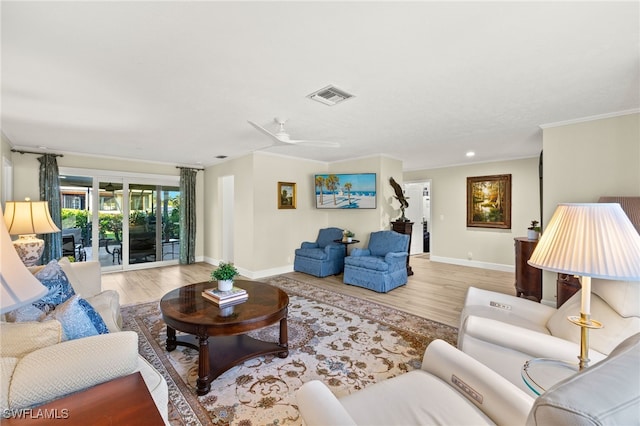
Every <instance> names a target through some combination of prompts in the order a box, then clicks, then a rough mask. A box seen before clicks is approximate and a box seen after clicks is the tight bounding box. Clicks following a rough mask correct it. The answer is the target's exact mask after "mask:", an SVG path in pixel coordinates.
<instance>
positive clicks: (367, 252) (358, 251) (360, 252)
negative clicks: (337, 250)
mask: <svg viewBox="0 0 640 426" xmlns="http://www.w3.org/2000/svg"><path fill="white" fill-rule="evenodd" d="M350 256H371V250H369V249H363V248H358V247H355V248H353V249H352V250H351V254H350Z"/></svg>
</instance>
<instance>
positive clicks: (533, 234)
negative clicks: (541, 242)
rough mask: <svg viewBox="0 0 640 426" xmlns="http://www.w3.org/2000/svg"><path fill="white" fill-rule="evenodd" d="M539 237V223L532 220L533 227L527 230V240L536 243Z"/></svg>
mask: <svg viewBox="0 0 640 426" xmlns="http://www.w3.org/2000/svg"><path fill="white" fill-rule="evenodd" d="M539 235H540V227H539V226H538V221H537V220H532V221H531V226H530V227H529V228H527V239H529V240H531V241H536V240H537V239H538V236H539Z"/></svg>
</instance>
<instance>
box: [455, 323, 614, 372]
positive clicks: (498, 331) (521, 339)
mask: <svg viewBox="0 0 640 426" xmlns="http://www.w3.org/2000/svg"><path fill="white" fill-rule="evenodd" d="M578 330H579V328H578V327H576V333H578ZM461 332H462V330H461ZM464 333H465V334H466V335H469V336H473V337H475V338H476V339H479V340H482V341H485V342H488V343H491V344H493V345H497V346H499V347H502V348H505V350H509V349H511V350H514V351H518V352H521V353H524V354H527V355H529V356H530V357H531V358H553V359H558V360H561V361H572V360H575V358H576V356H577V355H578V354H579V353H580V344H579V343H574V342H571V341H569V340H564V339H560V338H558V337H554V336H552V335H550V334H544V333H540V332H537V331H534V330H529V329H527V328H523V327H518V326H517V325H512V324H507V323H504V322H502V321H496V320H492V319H489V318H483V317H476V316H473V315H472V316H469V317H468V318H467V321H466V324H465V328H464ZM461 349H462V350H464V343H463V347H462V348H461ZM589 356H590V358H591V360H592V361H593V362H597V361H601V360H602V359H604V358H605V357H606V355H604V354H601V353H600V352H598V351H596V350H594V349H593V348H591V349H590V350H589Z"/></svg>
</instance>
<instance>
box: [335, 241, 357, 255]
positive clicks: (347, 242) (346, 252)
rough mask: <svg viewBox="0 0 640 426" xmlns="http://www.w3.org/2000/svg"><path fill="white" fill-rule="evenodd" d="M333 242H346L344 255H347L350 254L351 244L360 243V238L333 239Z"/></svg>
mask: <svg viewBox="0 0 640 426" xmlns="http://www.w3.org/2000/svg"><path fill="white" fill-rule="evenodd" d="M333 242H334V243H340V244H344V256H345V257H347V256H349V244H356V243H359V242H360V240H354V239H352V240H351V241H342V240H333Z"/></svg>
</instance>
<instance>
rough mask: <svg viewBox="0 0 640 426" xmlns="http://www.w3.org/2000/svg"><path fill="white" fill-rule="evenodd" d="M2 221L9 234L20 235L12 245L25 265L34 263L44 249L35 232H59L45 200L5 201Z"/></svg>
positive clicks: (42, 242) (42, 241)
mask: <svg viewBox="0 0 640 426" xmlns="http://www.w3.org/2000/svg"><path fill="white" fill-rule="evenodd" d="M4 222H5V224H6V226H7V231H8V232H9V234H11V235H19V236H20V237H19V238H18V239H17V240H15V241H14V242H13V246H14V247H15V250H16V252H18V256H20V259H22V262H23V263H24V264H25V265H26V266H34V265H36V264H37V263H38V260H40V256H42V252H43V251H44V240H41V239H40V238H36V234H50V233H53V232H60V229H58V227H57V226H56V224H55V223H53V219H51V215H50V214H49V205H48V204H47V202H46V201H31V200H29V199H28V198H26V199H25V201H7V204H6V206H5V214H4Z"/></svg>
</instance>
